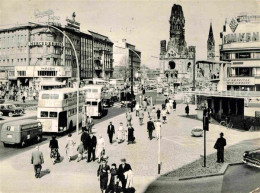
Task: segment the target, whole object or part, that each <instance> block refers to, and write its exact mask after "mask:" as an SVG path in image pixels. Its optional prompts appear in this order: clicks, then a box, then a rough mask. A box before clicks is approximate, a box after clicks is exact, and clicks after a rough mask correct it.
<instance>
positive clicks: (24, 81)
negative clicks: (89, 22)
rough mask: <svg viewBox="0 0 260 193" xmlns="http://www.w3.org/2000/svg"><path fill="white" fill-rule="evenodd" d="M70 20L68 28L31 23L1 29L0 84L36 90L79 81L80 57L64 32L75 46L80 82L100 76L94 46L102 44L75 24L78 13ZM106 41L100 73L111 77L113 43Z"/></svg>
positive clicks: (52, 24) (55, 24) (93, 35)
mask: <svg viewBox="0 0 260 193" xmlns="http://www.w3.org/2000/svg"><path fill="white" fill-rule="evenodd" d="M66 21H67V25H65V26H61V25H60V24H59V23H53V22H52V23H48V24H46V25H39V24H35V23H28V24H25V25H18V26H14V27H11V28H8V29H1V30H0V82H2V83H4V84H7V85H12V84H15V85H16V84H17V85H18V87H19V86H20V85H22V86H29V87H35V88H36V89H45V88H46V89H47V88H48V87H53V86H60V85H66V84H67V85H70V84H72V83H73V82H75V81H76V80H77V62H76V56H75V53H74V50H73V48H72V46H71V43H70V41H69V40H68V38H66V37H65V36H64V35H63V34H62V33H61V32H60V31H62V32H63V33H64V34H66V35H67V36H68V37H69V38H70V40H71V41H72V44H73V45H74V47H75V50H76V53H77V57H78V62H79V68H80V79H81V80H84V79H92V78H93V77H96V71H95V68H94V66H93V62H94V59H95V58H94V50H95V49H93V47H95V46H96V45H99V43H98V41H97V40H98V38H97V37H96V33H93V32H92V33H88V32H87V33H85V32H81V31H80V24H79V23H78V22H76V21H75V14H73V16H72V19H67V20H66ZM48 25H49V26H50V27H48ZM51 26H53V27H51ZM54 28H58V29H59V30H60V31H59V30H57V29H54ZM100 36H102V35H100ZM102 37H105V36H102ZM104 41H105V42H106V43H105V44H104V45H105V47H104V49H103V50H102V53H103V55H102V57H103V61H104V62H103V63H101V66H102V67H101V70H100V73H102V71H103V72H104V74H105V75H107V74H111V70H112V69H113V55H112V51H113V43H112V42H111V41H110V40H109V39H108V38H107V37H106V40H104ZM94 45H95V46H94ZM105 49H106V50H105ZM108 49H109V50H108ZM111 76H112V75H107V77H111Z"/></svg>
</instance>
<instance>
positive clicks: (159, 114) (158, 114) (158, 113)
mask: <svg viewBox="0 0 260 193" xmlns="http://www.w3.org/2000/svg"><path fill="white" fill-rule="evenodd" d="M156 114H157V119H158V120H160V118H161V110H160V109H159V107H158V109H157V111H156Z"/></svg>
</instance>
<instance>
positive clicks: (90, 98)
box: [81, 85, 105, 117]
mask: <svg viewBox="0 0 260 193" xmlns="http://www.w3.org/2000/svg"><path fill="white" fill-rule="evenodd" d="M81 90H82V91H83V92H84V96H85V104H84V108H85V112H86V114H87V116H91V117H101V116H102V115H103V113H104V98H105V88H104V86H103V85H86V86H84V87H83V88H81Z"/></svg>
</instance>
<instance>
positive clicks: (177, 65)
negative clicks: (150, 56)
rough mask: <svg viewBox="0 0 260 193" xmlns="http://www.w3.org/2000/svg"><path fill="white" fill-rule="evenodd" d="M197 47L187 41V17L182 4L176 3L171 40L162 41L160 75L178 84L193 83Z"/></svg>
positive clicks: (172, 14)
mask: <svg viewBox="0 0 260 193" xmlns="http://www.w3.org/2000/svg"><path fill="white" fill-rule="evenodd" d="M194 57H195V47H194V46H189V47H187V43H186V41H185V17H184V13H183V11H182V7H181V6H180V5H176V4H174V5H173V7H172V11H171V16H170V40H169V41H168V44H167V46H166V40H162V41H161V51H160V71H161V72H160V76H161V78H162V79H165V78H166V79H167V80H168V82H173V83H174V84H175V85H176V86H178V85H191V84H192V81H193V65H194Z"/></svg>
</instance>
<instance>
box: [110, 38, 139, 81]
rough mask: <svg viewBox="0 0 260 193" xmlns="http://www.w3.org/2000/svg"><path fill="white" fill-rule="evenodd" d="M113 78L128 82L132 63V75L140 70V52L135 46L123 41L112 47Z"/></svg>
mask: <svg viewBox="0 0 260 193" xmlns="http://www.w3.org/2000/svg"><path fill="white" fill-rule="evenodd" d="M113 57H114V66H115V71H114V78H120V79H124V80H129V78H130V76H131V66H130V65H131V63H132V62H133V75H135V74H136V73H137V72H138V71H139V70H140V68H141V51H139V50H137V49H136V47H135V45H132V44H130V43H127V42H126V39H123V40H122V41H120V42H116V43H115V46H114V56H113Z"/></svg>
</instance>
